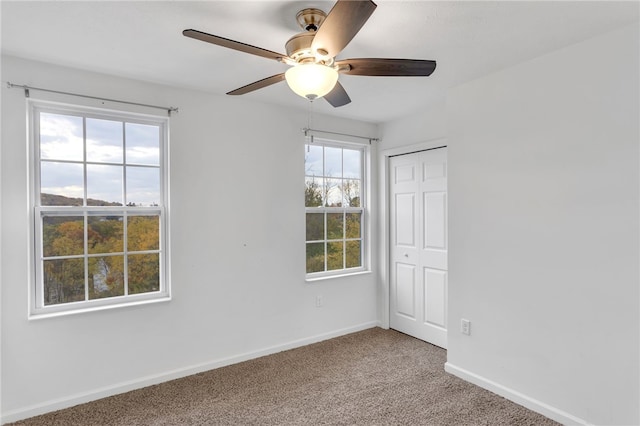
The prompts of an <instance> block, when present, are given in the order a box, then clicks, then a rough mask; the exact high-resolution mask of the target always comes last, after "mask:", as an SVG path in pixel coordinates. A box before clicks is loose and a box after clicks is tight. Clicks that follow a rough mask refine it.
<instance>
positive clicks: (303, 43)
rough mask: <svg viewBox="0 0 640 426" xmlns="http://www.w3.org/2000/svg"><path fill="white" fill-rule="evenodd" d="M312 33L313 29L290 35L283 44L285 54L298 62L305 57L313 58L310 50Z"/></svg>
mask: <svg viewBox="0 0 640 426" xmlns="http://www.w3.org/2000/svg"><path fill="white" fill-rule="evenodd" d="M314 35H315V31H305V32H303V33H298V34H296V35H294V36H293V37H291V38H290V39H289V40H288V41H287V44H285V49H287V56H289V57H290V58H291V59H293V60H295V61H296V62H300V61H302V60H304V59H307V58H313V56H314V55H313V53H312V52H311V43H312V42H313V36H314Z"/></svg>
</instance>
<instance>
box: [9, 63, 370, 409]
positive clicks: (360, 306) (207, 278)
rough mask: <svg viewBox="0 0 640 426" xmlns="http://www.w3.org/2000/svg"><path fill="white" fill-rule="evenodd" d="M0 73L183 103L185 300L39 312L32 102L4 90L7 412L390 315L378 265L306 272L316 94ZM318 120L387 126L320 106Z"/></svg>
mask: <svg viewBox="0 0 640 426" xmlns="http://www.w3.org/2000/svg"><path fill="white" fill-rule="evenodd" d="M2 77H3V81H11V82H13V83H18V84H29V85H33V86H36V87H45V88H52V89H56V90H67V91H72V92H76V93H85V94H90V95H95V96H105V97H108V98H116V99H129V100H134V101H136V102H144V103H152V104H160V105H173V106H178V107H179V108H180V112H179V113H178V114H174V116H173V117H172V119H171V123H170V132H171V133H170V144H171V148H170V150H171V152H170V164H171V165H170V168H171V212H170V214H171V239H170V243H171V261H172V262H171V279H172V287H173V300H172V301H171V302H169V303H160V304H154V305H145V306H137V307H130V308H123V309H113V310H106V311H101V312H91V313H86V314H78V315H72V316H66V317H61V318H50V319H42V320H37V321H29V320H27V286H28V283H29V271H30V261H29V258H28V255H27V239H28V229H29V227H30V226H31V224H30V223H29V220H28V212H29V206H28V204H27V200H28V197H27V191H28V188H29V186H28V182H27V177H28V175H27V164H28V160H27V157H26V152H27V135H26V115H25V114H26V106H25V97H24V94H23V92H22V91H21V90H16V89H7V88H6V87H4V88H3V89H2V91H3V92H2V157H1V158H2V179H1V182H2V203H1V205H2V212H1V217H2V255H3V256H2V265H1V271H2V286H3V288H2V409H3V420H5V421H7V420H12V419H17V418H21V417H25V416H31V415H34V414H37V413H39V412H44V411H48V410H52V409H55V408H60V407H63V406H67V405H72V404H76V403H78V402H82V401H85V400H90V399H94V398H97V397H101V396H105V395H109V394H112V393H115V392H121V391H123V390H127V389H131V388H135V387H140V386H143V385H146V384H149V383H154V382H158V381H162V380H166V379H169V378H173V377H178V376H181V375H186V374H189V373H193V372H196V371H200V370H206V369H210V368H213V367H216V366H219V365H224V364H228V363H232V362H238V361H240V360H243V359H246V358H251V357H255V356H259V355H261V354H265V353H269V352H274V351H279V350H282V349H286V348H288V347H293V346H300V345H303V344H306V343H309V342H312V341H315V340H320V339H324V338H328V337H331V336H335V335H339V334H344V333H347V332H350V331H355V330H359V329H362V328H368V327H372V326H375V325H376V324H377V315H376V314H377V312H376V288H375V282H376V279H375V274H364V275H359V276H354V277H349V278H336V279H332V280H327V281H322V282H315V283H312V284H310V283H306V282H305V266H304V265H305V254H304V253H305V249H304V239H305V222H304V221H305V219H304V138H303V134H302V132H301V129H302V128H303V127H304V126H305V125H306V123H307V113H306V111H307V108H306V107H305V106H304V105H305V104H304V100H302V99H301V108H299V109H285V108H280V107H274V106H267V105H261V104H257V103H253V102H248V101H246V100H244V99H242V98H231V97H222V96H212V95H207V94H204V93H199V92H193V91H183V90H178V89H172V88H168V87H163V86H157V85H151V84H146V83H142V82H139V81H130V80H124V79H118V78H113V77H109V76H105V75H100V74H93V73H87V72H81V71H78V70H72V69H67V68H62V67H56V66H51V65H47V64H42V63H35V62H30V61H26V60H19V59H16V58H12V57H3V61H2ZM31 96H32V97H43V98H47V97H49V96H47V95H46V94H44V93H42V92H36V91H32V92H31ZM54 98H56V99H57V100H59V101H67V102H69V101H71V102H81V103H89V104H92V105H93V104H96V105H101V104H100V102H92V101H82V100H80V99H74V98H63V97H58V96H54ZM104 106H105V107H113V105H109V104H108V103H107V104H106V105H104ZM314 127H316V128H321V129H327V130H332V131H336V132H346V133H355V134H364V135H372V136H376V134H377V126H375V125H373V124H367V123H360V122H354V121H348V120H341V119H335V118H328V117H323V116H320V115H316V116H315V117H314ZM316 295H322V296H323V301H324V306H323V307H321V308H316V307H315V296H316Z"/></svg>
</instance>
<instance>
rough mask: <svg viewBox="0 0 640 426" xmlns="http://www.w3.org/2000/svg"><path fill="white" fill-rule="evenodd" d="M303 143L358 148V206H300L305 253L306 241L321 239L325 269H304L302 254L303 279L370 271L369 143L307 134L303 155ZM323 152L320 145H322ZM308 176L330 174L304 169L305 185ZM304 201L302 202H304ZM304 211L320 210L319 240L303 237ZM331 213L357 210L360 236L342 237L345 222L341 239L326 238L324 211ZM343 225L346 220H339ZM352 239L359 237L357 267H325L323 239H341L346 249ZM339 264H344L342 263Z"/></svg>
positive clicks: (325, 242) (306, 212)
mask: <svg viewBox="0 0 640 426" xmlns="http://www.w3.org/2000/svg"><path fill="white" fill-rule="evenodd" d="M307 145H315V146H322V147H330V148H341V149H349V150H357V151H360V177H359V180H360V206H359V207H351V206H349V207H325V206H317V207H307V206H306V205H305V206H304V209H305V240H304V241H305V243H304V244H305V253H306V248H307V244H309V242H310V241H317V242H323V243H324V251H325V270H324V271H318V272H307V271H306V254H305V281H307V282H314V281H320V280H325V279H331V278H338V277H344V276H353V275H359V274H362V273H367V272H369V271H370V268H369V261H368V259H369V256H368V253H369V250H370V247H369V241H370V238H369V216H370V206H369V197H368V194H369V193H368V189H369V188H368V187H369V184H368V178H369V173H368V169H369V161H370V152H369V151H370V146H369V145H365V144H361V143H356V142H348V141H342V140H335V139H325V138H320V137H317V136H313V137H307V138H306V139H305V144H304V151H305V155H306V152H307ZM323 152H324V149H323ZM342 161H343V163H344V157H343V160H342ZM323 164H324V154H323ZM309 177H320V178H321V179H325V178H327V177H329V178H332V177H331V176H326V175H325V174H324V170H323V174H322V176H313V175H309V174H307V170H305V171H304V180H305V185H306V180H307V178H309ZM340 179H342V180H345V179H349V178H345V177H344V175H342V176H341V177H340ZM305 204H306V203H305ZM308 213H324V239H323V240H307V237H306V229H307V227H306V223H307V221H306V217H307V214H308ZM331 213H343V214H348V213H360V238H355V239H354V238H347V237H346V226H344V227H343V228H344V229H343V238H342V239H329V238H328V235H327V232H328V230H327V215H328V214H331ZM343 223H344V224H345V225H346V222H343ZM353 240H359V241H360V259H361V262H360V263H361V264H360V266H357V267H352V268H347V267H343V268H341V269H334V270H327V257H326V253H327V243H328V242H331V241H343V242H345V246H344V250H346V242H347V241H353ZM345 259H346V253H345V258H344V259H343V262H346V260H345ZM343 266H346V265H344V264H343Z"/></svg>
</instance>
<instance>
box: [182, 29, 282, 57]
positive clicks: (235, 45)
mask: <svg viewBox="0 0 640 426" xmlns="http://www.w3.org/2000/svg"><path fill="white" fill-rule="evenodd" d="M182 35H184V36H186V37H191V38H195V39H196V40H202V41H206V42H207V43H212V44H216V45H218V46H222V47H226V48H228V49H233V50H238V51H240V52H244V53H250V54H252V55H257V56H262V57H263V58H267V59H274V60H276V61H280V62H282V59H283V58H286V57H287V55H283V54H282V53H277V52H272V51H271V50H267V49H263V48H261V47H256V46H251V45H250V44H246V43H241V42H239V41H235V40H231V39H228V38H224V37H220V36H216V35H213V34H207V33H203V32H202V31H198V30H184V31H183V32H182Z"/></svg>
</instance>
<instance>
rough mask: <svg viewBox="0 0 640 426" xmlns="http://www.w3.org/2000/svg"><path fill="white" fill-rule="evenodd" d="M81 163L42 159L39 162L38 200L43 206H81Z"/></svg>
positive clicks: (82, 193)
mask: <svg viewBox="0 0 640 426" xmlns="http://www.w3.org/2000/svg"><path fill="white" fill-rule="evenodd" d="M83 174H84V172H83V170H82V165H81V164H69V163H55V162H49V161H43V162H42V163H41V164H40V202H41V203H42V204H41V205H43V206H81V205H82V200H83V198H84V178H83Z"/></svg>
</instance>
